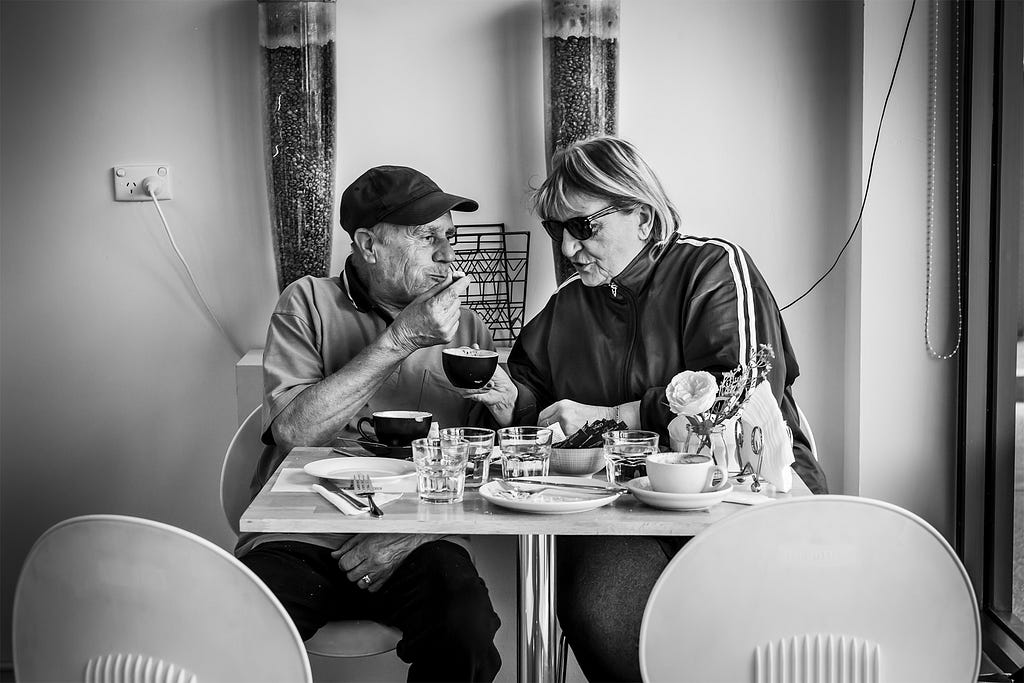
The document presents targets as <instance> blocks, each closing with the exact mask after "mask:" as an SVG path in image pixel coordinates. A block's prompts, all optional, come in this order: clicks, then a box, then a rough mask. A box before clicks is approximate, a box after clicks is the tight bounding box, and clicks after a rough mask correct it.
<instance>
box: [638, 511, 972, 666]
mask: <svg viewBox="0 0 1024 683" xmlns="http://www.w3.org/2000/svg"><path fill="white" fill-rule="evenodd" d="M980 664H981V627H980V620H979V616H978V604H977V600H976V599H975V595H974V591H973V589H972V587H971V582H970V579H969V578H968V576H967V572H966V571H965V570H964V567H963V565H962V564H961V562H960V560H959V559H958V558H957V556H956V554H955V553H954V552H953V550H952V548H950V546H949V544H948V543H947V542H946V541H945V539H943V538H942V536H941V535H939V533H938V532H937V531H936V530H935V529H934V528H932V527H931V526H930V525H929V524H928V523H927V522H925V521H924V520H922V519H921V518H919V517H917V516H916V515H914V514H913V513H910V512H908V511H907V510H904V509H902V508H899V507H897V506H895V505H890V504H888V503H883V502H880V501H876V500H871V499H867V498H858V497H855V496H830V495H823V496H813V497H807V498H794V499H790V500H784V501H778V502H773V503H767V504H764V505H759V506H754V507H751V508H748V509H746V510H743V511H740V512H738V513H736V514H734V515H732V516H730V517H727V518H726V519H724V520H722V521H720V522H717V523H715V524H714V525H712V526H711V527H709V528H708V529H707V530H705V531H704V532H702V533H700V534H698V535H697V536H696V537H694V538H693V539H692V540H691V541H690V542H689V543H688V544H687V545H686V546H684V547H683V549H682V550H681V551H680V552H679V553H678V554H677V555H676V556H675V557H674V558H673V559H672V561H671V562H669V564H668V566H667V567H666V569H665V571H664V572H663V573H662V575H661V577H660V578H659V579H658V582H657V583H656V584H655V587H654V590H653V591H652V592H651V595H650V598H649V599H648V602H647V608H646V611H645V613H644V619H643V622H642V625H641V629H640V670H641V673H642V675H643V679H644V681H646V682H647V683H654V682H661V681H673V682H675V681H679V682H684V681H700V682H702V683H710V682H712V681H729V682H730V683H739V682H741V681H755V682H757V683H763V682H766V681H773V682H775V683H786V682H788V681H839V680H842V681H847V682H848V683H860V682H863V683H868V682H872V683H893V682H897V683H898V682H900V681H912V680H913V681H973V680H977V674H978V670H979V667H980Z"/></svg>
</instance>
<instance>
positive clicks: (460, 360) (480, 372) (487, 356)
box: [441, 346, 498, 389]
mask: <svg viewBox="0 0 1024 683" xmlns="http://www.w3.org/2000/svg"><path fill="white" fill-rule="evenodd" d="M441 367H443V368H444V374H445V376H446V377H447V378H448V381H449V382H451V383H452V386H456V387H459V388H460V389H479V388H480V387H482V386H483V385H485V384H487V382H488V381H490V379H491V377H492V376H494V370H495V368H497V367H498V352H497V351H488V350H486V349H474V348H470V347H467V346H460V347H456V348H452V349H444V350H443V351H442V352H441Z"/></svg>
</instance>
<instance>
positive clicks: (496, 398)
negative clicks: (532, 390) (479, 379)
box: [452, 344, 519, 427]
mask: <svg viewBox="0 0 1024 683" xmlns="http://www.w3.org/2000/svg"><path fill="white" fill-rule="evenodd" d="M474 346H476V344H474ZM452 390H453V391H456V392H458V393H459V394H461V395H462V396H463V397H464V398H468V399H469V400H470V401H476V402H477V403H483V404H484V405H485V406H487V409H488V410H490V411H491V415H493V416H494V419H495V420H496V421H497V422H498V424H500V425H501V426H502V427H507V426H509V425H510V424H512V411H513V409H514V408H515V405H516V398H518V397H519V389H517V388H516V385H515V384H513V382H512V380H511V378H509V376H508V373H507V372H505V371H504V370H503V369H502V368H501V366H500V365H499V366H498V367H496V368H495V369H494V376H493V377H491V379H490V381H489V382H487V384H485V385H483V386H482V387H480V388H479V389H459V388H456V387H452Z"/></svg>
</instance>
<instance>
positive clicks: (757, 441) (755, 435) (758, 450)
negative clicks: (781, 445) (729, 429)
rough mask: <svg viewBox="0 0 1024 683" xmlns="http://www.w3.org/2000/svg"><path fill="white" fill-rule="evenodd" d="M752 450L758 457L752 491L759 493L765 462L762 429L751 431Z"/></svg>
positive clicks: (755, 428) (756, 428)
mask: <svg viewBox="0 0 1024 683" xmlns="http://www.w3.org/2000/svg"><path fill="white" fill-rule="evenodd" d="M750 450H751V451H753V453H754V455H756V456H758V457H757V471H756V472H754V481H752V482H750V490H751V491H753V492H754V493H758V492H760V490H761V463H762V462H764V439H763V437H762V435H761V428H760V427H754V428H753V429H752V430H750Z"/></svg>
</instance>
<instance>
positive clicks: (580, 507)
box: [480, 477, 621, 515]
mask: <svg viewBox="0 0 1024 683" xmlns="http://www.w3.org/2000/svg"><path fill="white" fill-rule="evenodd" d="M530 481H531V482H537V483H550V484H557V483H567V484H594V485H596V486H608V482H606V481H603V480H601V479H588V478H585V477H530ZM515 483H516V486H522V487H523V488H524V489H527V488H530V487H529V484H526V483H525V482H515ZM524 484H525V485H524ZM538 488H539V487H538ZM480 495H481V496H482V497H483V498H484V499H485V500H487V501H488V502H490V503H494V504H495V505H498V506H499V507H503V508H508V509H509V510H518V511H519V512H533V513H538V514H547V515H561V514H566V513H569V512H585V511H587V510H593V509H595V508H599V507H601V506H603V505H607V504H608V503H611V502H612V501H613V500H615V499H616V498H618V497H619V496H620V495H621V494H618V493H611V494H607V495H605V494H603V493H601V492H600V491H597V492H594V493H588V492H586V491H572V490H570V489H558V490H557V491H556V490H554V489H548V490H547V491H544V492H542V493H538V494H537V495H535V496H530V497H529V498H524V499H515V498H509V497H507V496H506V495H505V494H503V493H502V492H501V488H500V487H499V486H498V483H497V482H495V481H489V482H487V483H486V484H484V485H483V486H481V487H480Z"/></svg>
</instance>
